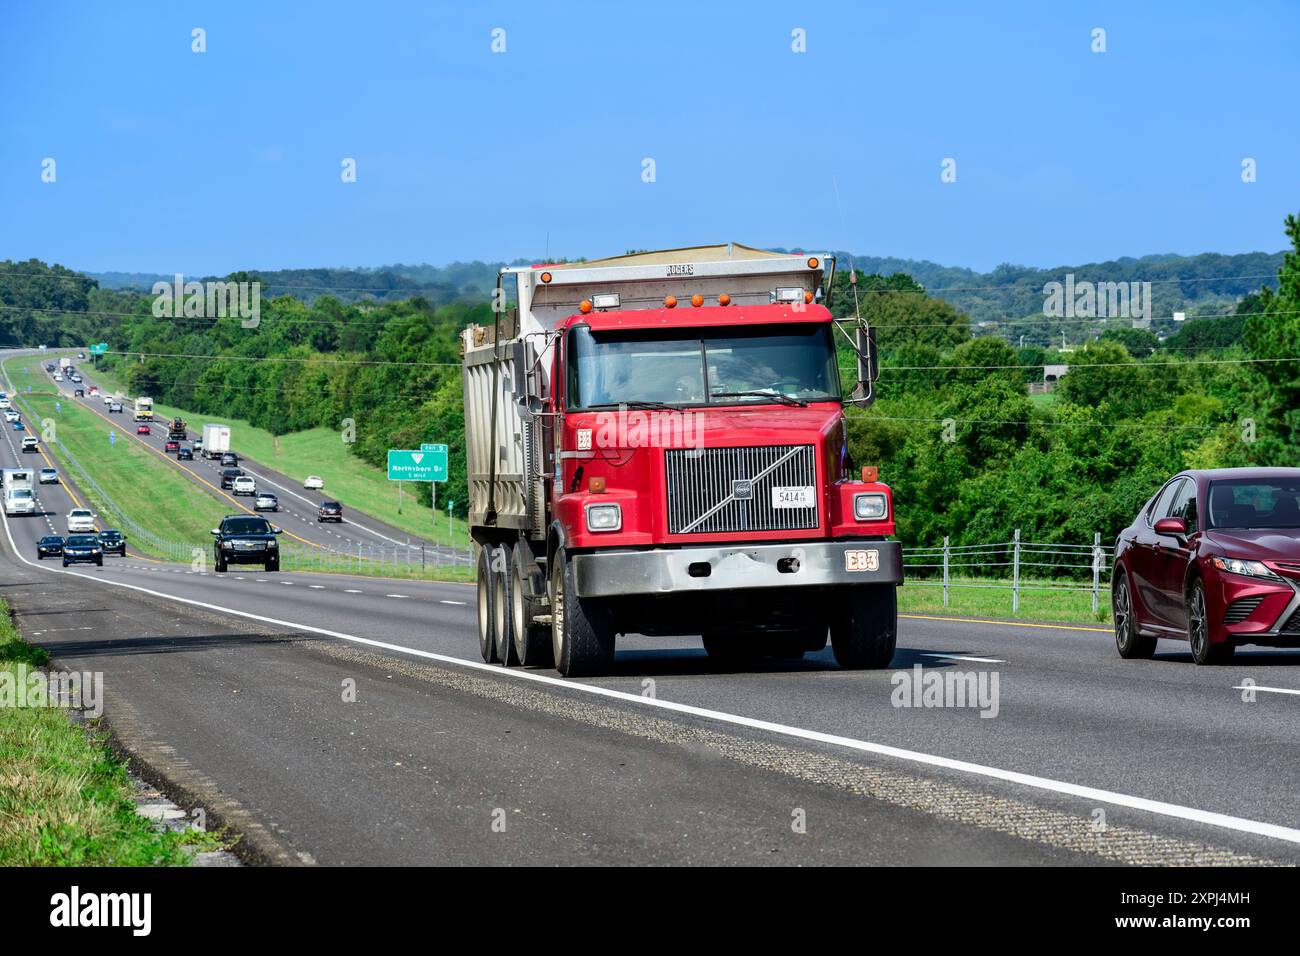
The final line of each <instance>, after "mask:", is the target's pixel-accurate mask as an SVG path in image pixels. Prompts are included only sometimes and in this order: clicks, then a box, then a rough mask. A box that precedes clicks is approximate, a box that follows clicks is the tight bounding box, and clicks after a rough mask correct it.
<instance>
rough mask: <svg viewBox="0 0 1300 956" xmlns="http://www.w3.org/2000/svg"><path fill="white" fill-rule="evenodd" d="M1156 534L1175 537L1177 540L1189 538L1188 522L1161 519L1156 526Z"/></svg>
mask: <svg viewBox="0 0 1300 956" xmlns="http://www.w3.org/2000/svg"><path fill="white" fill-rule="evenodd" d="M1155 532H1156V534H1168V535H1173V536H1174V537H1176V538H1185V537H1187V522H1186V521H1184V520H1183V519H1182V518H1160V519H1158V520H1157V521H1156V524H1155Z"/></svg>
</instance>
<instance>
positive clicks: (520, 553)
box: [477, 541, 554, 667]
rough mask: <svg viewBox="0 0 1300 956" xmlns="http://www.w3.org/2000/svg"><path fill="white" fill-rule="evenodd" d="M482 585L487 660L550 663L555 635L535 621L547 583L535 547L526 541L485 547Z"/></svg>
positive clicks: (481, 629) (512, 663)
mask: <svg viewBox="0 0 1300 956" xmlns="http://www.w3.org/2000/svg"><path fill="white" fill-rule="evenodd" d="M477 584H478V613H479V653H480V654H481V655H482V657H483V660H484V661H486V662H487V663H489V664H503V665H505V666H506V667H515V666H519V665H523V666H524V667H550V666H551V665H552V663H553V662H554V661H553V657H552V654H551V636H550V633H549V632H548V631H547V629H546V627H545V626H544V625H539V624H534V623H533V617H534V614H535V613H536V611H537V609H538V607H539V606H540V603H541V598H542V594H543V589H544V587H545V583H544V578H543V576H542V573H541V571H540V570H539V569H538V567H537V560H536V559H535V558H534V557H533V552H532V549H531V548H529V547H528V545H527V544H525V543H524V542H522V541H519V542H516V543H515V544H513V545H494V544H486V545H483V546H482V547H481V548H480V549H479V561H478V572H477Z"/></svg>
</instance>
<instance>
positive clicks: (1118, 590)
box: [1110, 570, 1157, 660]
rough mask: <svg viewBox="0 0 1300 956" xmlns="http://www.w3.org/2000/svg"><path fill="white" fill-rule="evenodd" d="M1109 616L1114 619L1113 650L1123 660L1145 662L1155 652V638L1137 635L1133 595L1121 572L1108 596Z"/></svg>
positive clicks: (1124, 575)
mask: <svg viewBox="0 0 1300 956" xmlns="http://www.w3.org/2000/svg"><path fill="white" fill-rule="evenodd" d="M1110 605H1111V615H1112V616H1113V617H1114V618H1115V649H1116V650H1118V651H1119V656H1120V657H1122V658H1124V659H1125V660H1145V659H1148V658H1150V657H1151V655H1153V654H1154V653H1155V652H1156V640H1157V639H1156V637H1155V636H1153V635H1147V634H1140V633H1138V625H1137V615H1136V614H1135V613H1134V611H1133V594H1132V592H1131V591H1129V589H1128V576H1127V575H1126V574H1125V573H1124V572H1123V571H1122V570H1121V571H1120V573H1119V576H1118V577H1117V578H1116V579H1115V585H1114V587H1113V588H1112V590H1111V596H1110Z"/></svg>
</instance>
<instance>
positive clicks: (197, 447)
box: [190, 438, 203, 453]
mask: <svg viewBox="0 0 1300 956" xmlns="http://www.w3.org/2000/svg"><path fill="white" fill-rule="evenodd" d="M190 447H191V448H193V449H194V451H195V452H196V453H197V452H201V451H203V439H202V438H196V439H194V441H192V442H190Z"/></svg>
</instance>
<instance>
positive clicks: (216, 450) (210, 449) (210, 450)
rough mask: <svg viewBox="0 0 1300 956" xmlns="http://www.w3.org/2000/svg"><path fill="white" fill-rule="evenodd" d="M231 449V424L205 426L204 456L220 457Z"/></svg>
mask: <svg viewBox="0 0 1300 956" xmlns="http://www.w3.org/2000/svg"><path fill="white" fill-rule="evenodd" d="M228 451H230V426H229V425H204V426H203V457H204V458H220V457H221V456H222V455H223V454H225V453H226V452H228Z"/></svg>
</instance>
